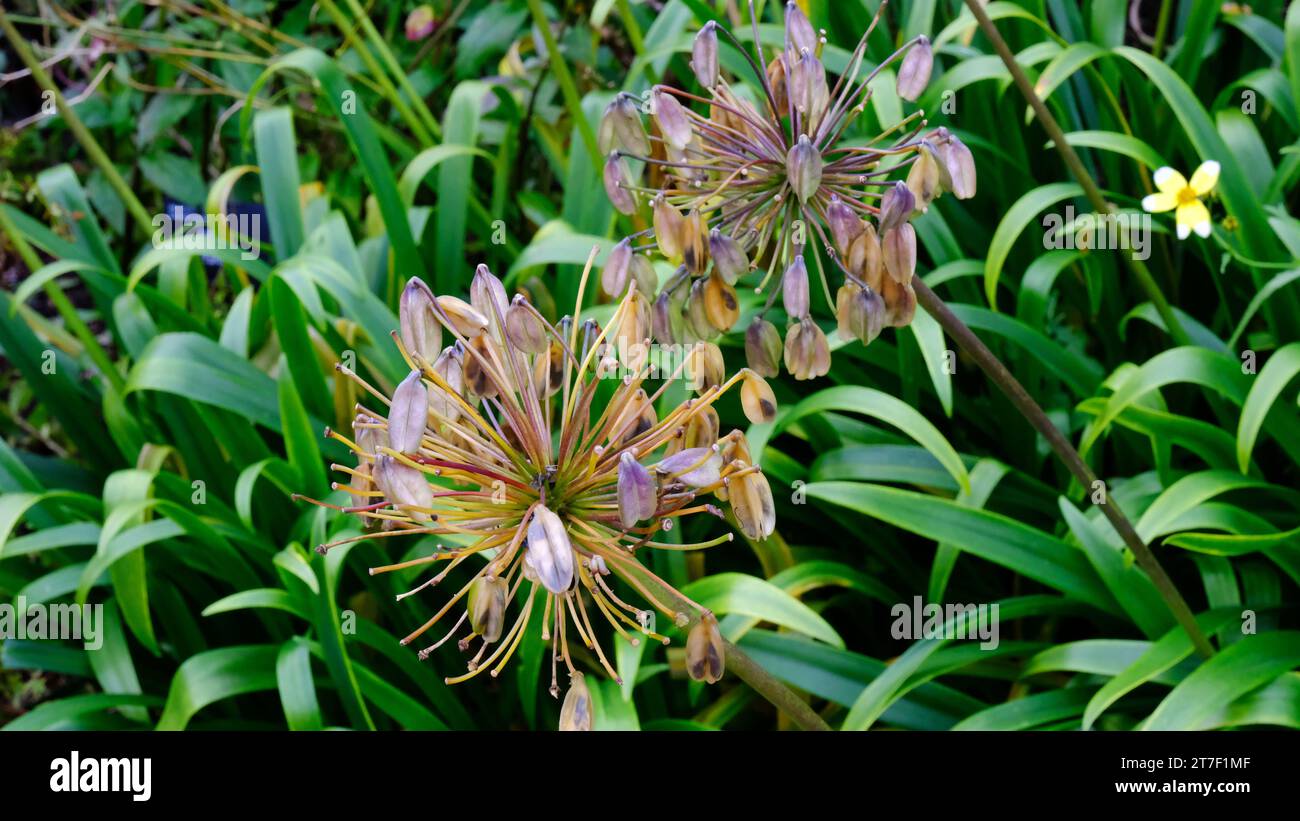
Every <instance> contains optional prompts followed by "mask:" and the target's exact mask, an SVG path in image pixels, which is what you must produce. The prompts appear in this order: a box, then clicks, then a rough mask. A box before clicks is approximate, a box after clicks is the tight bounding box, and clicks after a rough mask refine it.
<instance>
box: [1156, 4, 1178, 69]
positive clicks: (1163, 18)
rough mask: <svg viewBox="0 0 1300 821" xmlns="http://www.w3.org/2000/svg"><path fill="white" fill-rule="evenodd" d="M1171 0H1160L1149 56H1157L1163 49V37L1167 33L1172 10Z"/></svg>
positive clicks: (1162, 52)
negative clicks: (1153, 39) (1158, 14)
mask: <svg viewBox="0 0 1300 821" xmlns="http://www.w3.org/2000/svg"><path fill="white" fill-rule="evenodd" d="M1173 7H1174V4H1173V2H1172V0H1160V17H1159V18H1157V19H1156V37H1155V40H1156V41H1155V42H1154V43H1153V44H1152V45H1151V56H1152V57H1156V58H1159V57H1160V56H1161V55H1163V54H1164V51H1165V37H1167V36H1168V35H1169V16H1170V12H1171V11H1173Z"/></svg>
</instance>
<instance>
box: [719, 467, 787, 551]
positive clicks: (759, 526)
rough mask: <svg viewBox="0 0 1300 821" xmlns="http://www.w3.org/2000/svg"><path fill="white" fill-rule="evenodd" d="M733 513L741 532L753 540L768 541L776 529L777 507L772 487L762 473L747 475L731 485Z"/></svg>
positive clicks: (756, 472)
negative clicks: (774, 502) (773, 499)
mask: <svg viewBox="0 0 1300 821" xmlns="http://www.w3.org/2000/svg"><path fill="white" fill-rule="evenodd" d="M729 493H730V502H731V512H732V513H734V514H735V515H736V524H738V525H739V526H740V532H741V533H744V534H745V535H746V536H748V537H749V538H751V539H766V538H767V537H768V536H771V535H772V531H774V530H775V529H776V505H775V504H773V502H772V486H771V485H769V484H768V481H767V477H766V476H764V475H763V473H762V472H761V471H755V472H754V473H747V474H745V475H744V476H741V477H739V478H737V479H736V480H735V481H733V482H732V483H731V486H730V488H729Z"/></svg>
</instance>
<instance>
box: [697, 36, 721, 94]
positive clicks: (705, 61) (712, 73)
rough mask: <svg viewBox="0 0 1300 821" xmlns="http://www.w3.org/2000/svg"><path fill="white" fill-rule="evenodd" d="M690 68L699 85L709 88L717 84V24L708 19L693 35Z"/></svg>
mask: <svg viewBox="0 0 1300 821" xmlns="http://www.w3.org/2000/svg"><path fill="white" fill-rule="evenodd" d="M691 70H692V71H694V72H695V79H696V80H699V81H700V85H702V86H704V87H705V88H708V89H711V88H713V87H714V86H715V85H717V84H718V24H717V23H716V22H715V21H713V20H710V21H709V22H707V23H705V24H704V27H703V28H701V29H700V31H699V33H698V34H696V35H695V43H694V44H693V45H692V46H691Z"/></svg>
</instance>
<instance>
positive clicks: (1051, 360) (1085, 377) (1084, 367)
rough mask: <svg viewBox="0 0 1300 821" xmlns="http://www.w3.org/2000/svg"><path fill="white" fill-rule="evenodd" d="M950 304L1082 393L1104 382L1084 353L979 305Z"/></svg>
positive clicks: (960, 315)
mask: <svg viewBox="0 0 1300 821" xmlns="http://www.w3.org/2000/svg"><path fill="white" fill-rule="evenodd" d="M948 307H949V308H950V309H951V310H952V312H953V314H955V315H956V316H957V318H958V319H960V320H961V321H962V322H965V323H966V324H967V325H969V326H970V327H971V328H973V329H975V330H980V331H987V332H988V333H993V334H997V335H998V336H1001V337H1003V338H1005V339H1007V340H1009V341H1011V342H1014V343H1016V345H1018V346H1019V347H1021V348H1022V349H1024V350H1025V351H1026V352H1027V353H1029V354H1030V355H1031V356H1033V357H1034V358H1035V359H1037V360H1038V361H1039V362H1042V363H1043V365H1044V366H1045V367H1046V368H1047V371H1048V372H1049V373H1051V374H1053V375H1055V376H1058V377H1060V379H1061V380H1062V381H1064V382H1065V383H1066V384H1067V385H1068V386H1069V387H1070V390H1072V391H1074V392H1075V393H1076V394H1079V395H1080V396H1087V395H1089V394H1091V393H1092V392H1093V391H1095V390H1096V388H1097V385H1098V384H1099V383H1100V382H1101V379H1102V371H1101V368H1100V367H1098V366H1097V363H1096V362H1094V361H1093V360H1091V359H1089V358H1088V357H1086V356H1084V355H1083V354H1080V353H1077V352H1075V351H1071V350H1068V349H1066V348H1063V347H1061V346H1060V345H1058V344H1056V343H1054V342H1052V341H1051V340H1050V339H1048V338H1047V337H1046V336H1044V335H1043V334H1042V333H1040V332H1039V331H1036V330H1034V329H1033V328H1030V327H1029V326H1028V325H1026V324H1025V323H1023V322H1021V321H1020V320H1018V319H1015V318H1013V317H1010V316H1007V315H1005V314H1000V313H996V312H994V311H991V310H989V309H987V308H981V307H980V306H978V305H967V304H964V303H953V304H951V305H949V306H948Z"/></svg>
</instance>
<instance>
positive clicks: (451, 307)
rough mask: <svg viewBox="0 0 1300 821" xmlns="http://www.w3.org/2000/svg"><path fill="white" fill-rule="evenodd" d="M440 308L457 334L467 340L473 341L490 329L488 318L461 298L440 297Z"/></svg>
mask: <svg viewBox="0 0 1300 821" xmlns="http://www.w3.org/2000/svg"><path fill="white" fill-rule="evenodd" d="M438 307H439V308H441V309H442V311H443V313H445V314H446V315H447V319H448V320H450V322H451V326H452V327H453V328H455V329H456V332H457V333H459V334H460V335H461V336H463V337H465V338H466V339H473V338H474V337H476V336H478V335H479V334H481V333H483V332H484V331H486V330H487V329H488V318H487V317H486V316H484V315H483V313H482V312H481V311H479V310H478V309H477V308H475V307H474V306H473V305H470V304H469V303H468V302H466V301H465V300H463V299H460V298H459V297H454V296H440V297H438Z"/></svg>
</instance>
